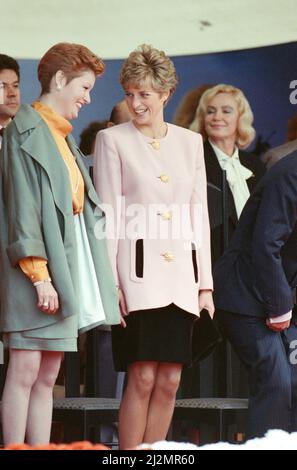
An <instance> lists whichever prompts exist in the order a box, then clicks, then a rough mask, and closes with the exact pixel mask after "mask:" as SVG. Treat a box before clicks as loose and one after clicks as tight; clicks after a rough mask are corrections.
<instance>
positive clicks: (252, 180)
mask: <svg viewBox="0 0 297 470" xmlns="http://www.w3.org/2000/svg"><path fill="white" fill-rule="evenodd" d="M238 156H239V160H240V163H241V164H242V165H243V166H245V167H246V168H247V169H248V170H250V171H251V172H252V173H253V176H251V177H250V178H248V179H247V180H246V183H247V185H248V188H249V191H250V193H251V192H252V191H253V190H254V188H255V186H256V184H257V178H255V174H254V169H253V168H252V166H251V165H249V164H248V158H249V155H248V154H246V153H245V152H243V151H242V150H239V151H238ZM250 158H252V156H250Z"/></svg>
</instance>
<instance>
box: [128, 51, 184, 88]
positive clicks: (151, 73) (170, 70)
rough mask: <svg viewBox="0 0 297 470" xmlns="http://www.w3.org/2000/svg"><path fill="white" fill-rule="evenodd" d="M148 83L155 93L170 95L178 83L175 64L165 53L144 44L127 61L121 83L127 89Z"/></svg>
mask: <svg viewBox="0 0 297 470" xmlns="http://www.w3.org/2000/svg"><path fill="white" fill-rule="evenodd" d="M148 81H150V82H151V86H152V88H153V89H154V90H155V91H157V92H161V93H162V92H168V91H169V94H170V95H172V94H173V92H174V91H175V89H176V86H177V83H178V79H177V75H176V71H175V67H174V64H173V62H172V60H170V59H169V57H167V56H166V54H165V52H163V51H159V50H158V49H155V48H154V47H152V46H150V45H148V44H142V45H141V46H139V47H138V48H137V49H135V51H133V52H131V53H130V55H129V57H128V58H127V59H126V60H125V62H124V64H123V66H122V69H121V73H120V82H121V85H122V87H123V88H124V89H125V88H126V87H127V86H128V85H135V86H136V87H137V88H138V87H140V86H142V85H145V84H146V83H147V82H148Z"/></svg>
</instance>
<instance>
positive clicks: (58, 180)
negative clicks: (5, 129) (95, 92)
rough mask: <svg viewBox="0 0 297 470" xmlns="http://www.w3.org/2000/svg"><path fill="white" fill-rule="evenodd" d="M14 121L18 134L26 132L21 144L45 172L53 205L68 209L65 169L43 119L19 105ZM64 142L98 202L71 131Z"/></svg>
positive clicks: (91, 197)
mask: <svg viewBox="0 0 297 470" xmlns="http://www.w3.org/2000/svg"><path fill="white" fill-rule="evenodd" d="M14 122H15V124H16V127H17V129H18V132H19V133H20V134H23V133H28V137H27V138H25V140H24V142H23V143H22V145H21V148H22V149H23V150H24V151H25V152H26V154H27V155H29V156H30V157H31V158H33V159H34V160H35V161H36V162H37V163H38V164H39V165H40V166H42V168H43V169H44V171H45V172H46V173H47V175H48V178H49V181H50V185H51V189H52V193H53V197H54V200H55V203H56V205H57V206H58V207H59V209H60V210H61V212H62V213H63V214H64V215H67V214H69V213H72V201H71V198H69V192H68V191H65V190H64V188H65V181H67V182H68V184H69V191H70V192H71V188H70V182H69V175H68V170H67V168H66V165H64V164H61V162H62V157H61V155H60V152H59V150H58V147H57V145H56V142H55V140H54V138H53V136H52V134H51V132H50V131H49V129H48V127H47V125H46V123H45V122H44V121H43V119H42V117H41V116H40V114H39V113H37V112H36V111H35V110H34V109H33V108H32V107H31V106H29V105H22V106H21V108H20V110H19V112H18V113H17V115H16V116H15V118H14ZM67 143H68V145H69V147H70V149H71V151H72V153H73V156H74V158H75V159H76V162H77V164H78V166H79V169H80V171H81V173H82V176H83V179H84V182H85V191H86V194H87V195H88V197H89V198H90V199H91V201H92V202H93V203H94V204H95V205H100V204H99V199H98V196H97V194H96V192H95V190H94V188H93V185H92V182H91V179H90V177H89V175H88V172H87V170H86V168H85V165H84V163H83V161H82V159H81V152H80V150H79V149H78V147H77V145H76V143H75V141H74V139H73V137H72V136H71V135H69V136H68V137H67Z"/></svg>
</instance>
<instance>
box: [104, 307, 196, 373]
mask: <svg viewBox="0 0 297 470" xmlns="http://www.w3.org/2000/svg"><path fill="white" fill-rule="evenodd" d="M195 319H196V316H195V315H193V314H191V313H189V312H186V311H185V310H183V309H181V308H179V307H177V306H176V305H174V304H171V305H167V306H166V307H162V308H155V309H148V310H138V311H134V312H131V313H130V314H129V315H128V317H125V321H126V323H127V327H126V328H123V327H122V326H120V325H117V326H113V327H112V350H113V360H114V365H115V369H116V370H117V371H126V370H127V366H128V365H129V364H132V363H133V362H137V361H156V362H175V363H178V364H184V365H189V364H191V362H192V333H193V324H194V320H195Z"/></svg>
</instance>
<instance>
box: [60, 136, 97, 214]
mask: <svg viewBox="0 0 297 470" xmlns="http://www.w3.org/2000/svg"><path fill="white" fill-rule="evenodd" d="M66 140H67V143H68V145H69V148H70V150H71V152H72V154H73V156H74V158H75V159H76V163H77V165H78V167H79V169H80V171H81V174H82V176H83V179H84V182H85V192H86V193H87V195H88V197H89V199H90V200H91V201H92V202H93V204H95V206H99V207H100V201H99V197H98V196H97V193H96V191H95V188H94V186H93V183H92V180H91V178H90V175H89V172H88V170H87V168H86V166H85V164H84V162H83V160H82V159H83V153H82V152H81V150H80V148H79V147H78V145H77V143H76V142H75V140H74V138H73V136H72V135H69V136H68V137H67V139H66Z"/></svg>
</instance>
